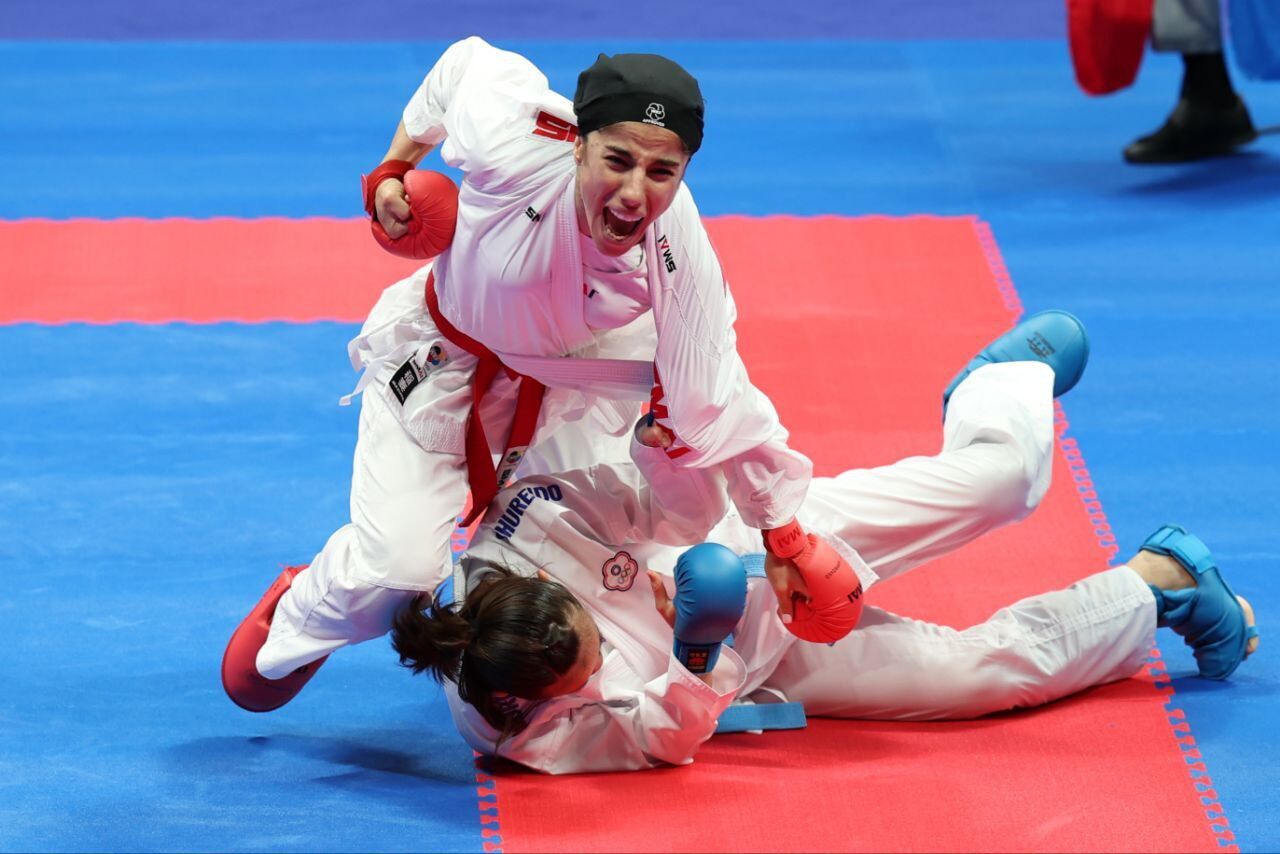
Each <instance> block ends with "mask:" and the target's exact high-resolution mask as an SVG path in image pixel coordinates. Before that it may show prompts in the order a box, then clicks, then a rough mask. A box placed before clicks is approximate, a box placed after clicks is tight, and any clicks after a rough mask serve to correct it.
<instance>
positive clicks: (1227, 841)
mask: <svg viewBox="0 0 1280 854" xmlns="http://www.w3.org/2000/svg"><path fill="white" fill-rule="evenodd" d="M972 222H973V227H974V232H975V233H976V234H977V237H978V243H979V244H980V245H981V246H982V252H983V254H984V255H985V256H986V259H987V264H988V265H989V266H990V268H991V275H992V277H993V278H994V279H995V282H996V287H997V288H999V290H1000V296H1001V298H1002V299H1003V300H1004V304H1005V308H1007V309H1008V310H1009V315H1010V316H1009V321H1010V323H1017V322H1018V320H1019V318H1021V317H1022V315H1023V313H1024V308H1023V305H1022V298H1021V297H1020V296H1019V295H1018V290H1017V287H1016V286H1015V285H1014V284H1013V277H1012V276H1010V275H1009V268H1008V267H1007V266H1006V265H1005V262H1004V256H1003V255H1002V254H1001V252H1000V246H999V244H997V243H996V239H995V234H994V232H993V231H992V230H991V226H990V224H988V223H986V222H983V221H982V220H980V219H978V218H977V217H974V218H973V219H972ZM1053 427H1054V434H1055V435H1056V437H1057V440H1058V445H1059V447H1060V448H1061V449H1062V455H1063V457H1065V458H1066V461H1067V468H1068V469H1069V470H1070V472H1071V480H1072V482H1073V483H1074V484H1075V488H1076V497H1077V498H1079V499H1080V503H1081V504H1082V505H1083V506H1084V510H1085V513H1087V514H1088V516H1089V522H1090V524H1092V525H1093V535H1094V537H1095V538H1097V540H1098V545H1099V546H1101V547H1102V549H1103V551H1104V552H1106V555H1107V562H1108V563H1111V562H1113V561H1114V560H1115V557H1116V555H1117V554H1118V553H1119V552H1120V544H1119V543H1118V542H1117V540H1116V535H1115V533H1114V532H1113V531H1112V530H1111V523H1110V522H1109V521H1108V520H1107V514H1106V511H1105V510H1104V509H1103V507H1102V499H1101V498H1099V497H1098V492H1097V489H1096V487H1095V486H1094V483H1093V475H1092V474H1091V473H1090V472H1089V466H1088V463H1086V462H1085V459H1084V452H1083V451H1082V450H1081V449H1080V443H1079V441H1078V440H1077V439H1076V438H1075V437H1074V436H1071V435H1069V433H1070V430H1071V422H1070V421H1068V420H1067V414H1066V410H1065V409H1063V407H1062V402H1061V401H1058V400H1055V401H1054V402H1053ZM1143 675H1144V676H1146V677H1147V678H1148V679H1149V680H1150V684H1151V686H1152V688H1153V689H1154V690H1155V691H1157V692H1158V693H1160V694H1163V695H1164V696H1165V711H1166V713H1167V714H1168V722H1169V728H1170V731H1171V735H1172V736H1173V739H1174V741H1175V742H1176V743H1177V745H1178V747H1179V748H1180V749H1181V750H1182V758H1183V760H1184V761H1185V762H1186V763H1187V774H1188V777H1189V780H1190V782H1191V785H1192V786H1193V787H1194V789H1195V792H1196V795H1197V796H1198V797H1199V799H1200V804H1201V805H1202V806H1203V807H1204V817H1205V822H1206V824H1207V825H1208V827H1209V831H1210V832H1211V833H1213V834H1214V836H1216V837H1217V839H1218V848H1219V850H1220V851H1224V852H1229V851H1234V852H1239V850H1240V846H1239V845H1238V844H1236V837H1235V833H1234V832H1233V831H1232V830H1231V823H1230V820H1229V819H1228V818H1227V812H1226V808H1225V807H1224V806H1223V805H1222V802H1221V800H1220V799H1219V798H1218V793H1217V791H1216V790H1215V789H1214V788H1213V780H1212V779H1211V778H1210V776H1209V770H1208V768H1207V767H1206V764H1205V761H1204V755H1203V754H1202V753H1201V752H1200V749H1199V748H1198V747H1197V746H1196V740H1195V736H1194V735H1192V733H1191V724H1190V723H1189V722H1188V721H1187V716H1186V712H1184V711H1183V710H1182V709H1180V708H1177V707H1176V706H1175V705H1174V698H1175V697H1176V695H1177V692H1176V691H1175V690H1174V687H1173V683H1172V682H1171V681H1170V679H1169V672H1168V670H1167V669H1166V668H1165V666H1164V660H1163V658H1162V656H1161V654H1160V648H1159V646H1155V647H1152V649H1151V656H1150V660H1149V661H1148V664H1147V666H1146V668H1145V669H1144V671H1143Z"/></svg>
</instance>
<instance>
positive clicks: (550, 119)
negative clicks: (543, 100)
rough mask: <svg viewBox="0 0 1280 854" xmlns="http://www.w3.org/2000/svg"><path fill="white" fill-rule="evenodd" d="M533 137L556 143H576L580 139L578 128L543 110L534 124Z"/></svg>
mask: <svg viewBox="0 0 1280 854" xmlns="http://www.w3.org/2000/svg"><path fill="white" fill-rule="evenodd" d="M533 135H534V136H539V137H542V138H543V139H550V140H553V141H555V142H574V141H575V140H577V138H578V126H577V125H575V124H573V123H571V122H569V121H566V120H565V119H562V118H560V117H559V116H553V115H551V114H550V113H548V112H547V111H546V110H541V111H539V112H538V117H537V118H536V119H534V122H533Z"/></svg>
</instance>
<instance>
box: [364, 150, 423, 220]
mask: <svg viewBox="0 0 1280 854" xmlns="http://www.w3.org/2000/svg"><path fill="white" fill-rule="evenodd" d="M414 168H415V167H414V165H413V164H412V163H410V162H409V161H408V160H388V161H387V162H386V163H383V164H382V165H381V166H379V167H378V168H377V169H374V170H373V171H372V172H370V173H369V174H368V175H361V176H360V192H361V193H362V194H363V195H364V212H365V213H367V214H368V215H369V216H373V215H374V207H373V195H374V193H376V192H377V191H378V185H379V184H381V183H382V182H383V181H385V180H387V179H388V178H395V179H397V180H400V181H403V180H404V176H405V175H407V174H408V173H410V172H412V171H413V170H414Z"/></svg>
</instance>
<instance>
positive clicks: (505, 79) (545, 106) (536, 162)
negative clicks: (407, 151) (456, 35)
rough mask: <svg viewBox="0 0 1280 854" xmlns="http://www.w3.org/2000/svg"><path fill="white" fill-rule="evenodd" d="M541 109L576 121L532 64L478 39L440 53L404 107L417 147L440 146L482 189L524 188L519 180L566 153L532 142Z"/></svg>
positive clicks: (446, 157) (450, 161) (448, 160)
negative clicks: (536, 120) (520, 186)
mask: <svg viewBox="0 0 1280 854" xmlns="http://www.w3.org/2000/svg"><path fill="white" fill-rule="evenodd" d="M539 110H547V111H549V112H552V113H555V114H556V115H558V116H568V117H570V119H571V117H572V115H573V108H572V105H571V104H570V103H569V102H568V101H567V100H566V99H565V98H564V97H563V96H561V95H558V94H556V93H555V92H552V91H551V90H550V88H549V86H548V83H547V78H546V76H545V75H544V74H543V73H542V72H541V71H539V70H538V69H537V68H536V67H535V66H534V65H533V63H531V62H529V60H527V59H525V58H524V57H523V56H520V55H519V54H517V53H512V52H510V51H506V50H499V49H498V48H496V47H494V46H492V45H490V44H489V43H488V42H486V41H485V40H484V39H482V38H479V37H478V36H472V37H471V38H468V39H463V40H462V41H459V42H455V43H454V44H452V45H450V46H449V48H448V49H447V50H446V51H445V52H444V53H443V54H442V55H441V57H440V59H439V60H437V62H436V64H435V65H434V66H433V67H432V69H431V70H430V71H429V72H428V73H427V76H426V78H425V79H424V80H423V81H422V85H420V86H419V87H418V89H417V91H415V92H414V93H413V96H412V97H411V98H410V99H409V103H408V104H407V105H406V106H405V108H404V115H403V119H404V127H405V130H406V131H407V132H408V134H409V136H410V137H411V138H412V139H413V140H415V141H416V142H422V143H427V144H429V145H440V144H441V143H443V145H442V147H441V149H440V156H441V157H442V158H443V159H444V161H445V162H446V163H448V164H449V165H450V166H454V167H456V168H458V169H461V170H462V171H463V173H464V175H465V180H466V181H467V182H468V183H470V184H472V185H473V186H475V187H476V188H477V189H479V190H482V191H483V190H492V189H494V188H497V187H501V189H503V190H504V191H516V190H518V183H519V177H520V176H521V175H529V174H533V173H535V172H536V171H537V169H538V168H539V167H540V166H542V165H545V163H548V162H551V161H552V160H555V159H557V157H558V156H560V155H562V154H563V148H562V147H557V146H556V145H554V144H553V145H538V144H536V143H534V142H531V137H530V131H531V130H532V128H533V122H534V118H535V117H536V116H537V114H538V112H539Z"/></svg>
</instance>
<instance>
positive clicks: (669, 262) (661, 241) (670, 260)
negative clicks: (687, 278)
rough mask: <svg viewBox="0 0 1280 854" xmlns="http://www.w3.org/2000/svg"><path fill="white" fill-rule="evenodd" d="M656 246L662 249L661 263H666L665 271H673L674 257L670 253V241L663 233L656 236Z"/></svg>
mask: <svg viewBox="0 0 1280 854" xmlns="http://www.w3.org/2000/svg"><path fill="white" fill-rule="evenodd" d="M658 248H659V249H661V250H662V263H663V264H664V265H666V268H667V272H668V273H674V272H675V271H676V259H675V256H674V255H672V254H671V241H670V240H667V236H666V235H665V234H664V235H662V236H661V237H659V238H658Z"/></svg>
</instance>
